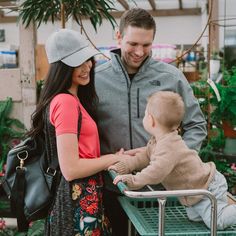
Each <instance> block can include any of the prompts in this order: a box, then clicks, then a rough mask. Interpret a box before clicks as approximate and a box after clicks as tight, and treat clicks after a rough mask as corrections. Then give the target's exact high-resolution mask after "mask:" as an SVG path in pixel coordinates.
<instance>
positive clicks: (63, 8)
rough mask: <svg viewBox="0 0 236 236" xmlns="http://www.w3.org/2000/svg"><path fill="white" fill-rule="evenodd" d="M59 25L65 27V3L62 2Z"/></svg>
mask: <svg viewBox="0 0 236 236" xmlns="http://www.w3.org/2000/svg"><path fill="white" fill-rule="evenodd" d="M61 27H62V28H63V29H64V28H65V5H64V3H63V2H62V3H61Z"/></svg>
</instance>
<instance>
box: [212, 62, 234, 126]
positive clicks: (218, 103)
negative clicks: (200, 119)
mask: <svg viewBox="0 0 236 236" xmlns="http://www.w3.org/2000/svg"><path fill="white" fill-rule="evenodd" d="M216 87H217V89H218V92H219V95H220V99H219V98H217V96H216V93H215V92H213V91H212V94H213V96H212V97H211V99H210V103H211V105H212V106H213V108H214V110H213V112H212V113H211V122H212V123H214V124H217V125H218V126H219V125H221V123H222V121H223V120H225V121H227V122H228V123H229V124H230V125H231V126H233V127H234V126H236V67H233V68H232V69H231V70H230V71H224V73H223V83H222V84H216Z"/></svg>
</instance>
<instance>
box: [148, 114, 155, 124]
mask: <svg viewBox="0 0 236 236" xmlns="http://www.w3.org/2000/svg"><path fill="white" fill-rule="evenodd" d="M148 116H149V119H150V123H151V125H152V127H154V126H155V125H156V120H155V119H154V117H153V115H151V114H149V115H148Z"/></svg>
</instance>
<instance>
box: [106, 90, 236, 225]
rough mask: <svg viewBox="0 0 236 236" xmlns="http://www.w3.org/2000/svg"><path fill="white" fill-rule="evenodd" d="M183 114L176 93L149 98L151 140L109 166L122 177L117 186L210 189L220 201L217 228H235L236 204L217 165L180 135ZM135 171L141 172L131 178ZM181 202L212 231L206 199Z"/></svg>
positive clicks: (146, 125)
mask: <svg viewBox="0 0 236 236" xmlns="http://www.w3.org/2000/svg"><path fill="white" fill-rule="evenodd" d="M184 110H185V109H184V102H183V100H182V98H181V97H180V95H178V94H177V93H174V92H169V91H160V92H156V93H154V94H153V95H151V96H150V97H149V99H148V103H147V106H146V111H145V116H144V118H143V126H144V128H145V130H146V131H147V132H148V133H149V134H150V135H151V136H152V138H151V139H150V140H149V142H148V144H147V146H146V147H145V148H144V149H143V150H142V151H141V152H139V153H138V154H136V155H135V156H130V157H127V158H124V159H123V158H122V159H121V160H120V161H119V162H118V163H116V164H115V165H112V166H110V168H109V169H113V170H115V171H116V172H118V173H119V175H118V176H117V177H116V178H115V179H114V184H117V183H118V182H119V181H122V182H124V183H126V185H127V186H128V187H129V189H140V188H142V187H143V186H144V185H147V184H159V183H162V185H163V186H164V187H165V189H166V190H183V189H207V190H209V191H210V192H212V193H213V194H214V195H215V197H216V199H217V228H218V229H225V228H227V227H229V226H231V225H233V224H236V202H235V201H234V199H233V204H229V202H228V197H227V195H228V193H227V189H228V186H227V182H226V179H225V177H224V176H223V175H222V174H221V173H219V172H218V171H217V170H216V167H215V164H214V163H213V162H208V163H204V162H202V160H201V159H200V157H199V156H198V154H197V152H196V151H194V150H191V149H189V148H188V147H187V146H186V144H185V142H184V141H183V139H182V138H181V136H180V135H179V134H178V131H177V129H178V127H179V126H180V123H181V121H182V120H183V117H184ZM133 171H138V172H137V173H136V174H128V173H131V172H133ZM179 200H180V202H181V204H182V205H184V206H186V211H187V215H188V218H189V219H190V220H192V221H204V222H205V224H206V225H207V227H209V228H210V220H211V203H210V200H209V199H208V198H207V197H204V196H188V197H180V198H179Z"/></svg>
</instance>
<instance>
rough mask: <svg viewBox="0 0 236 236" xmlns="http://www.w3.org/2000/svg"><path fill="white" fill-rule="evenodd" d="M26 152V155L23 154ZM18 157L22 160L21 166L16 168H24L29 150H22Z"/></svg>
mask: <svg viewBox="0 0 236 236" xmlns="http://www.w3.org/2000/svg"><path fill="white" fill-rule="evenodd" d="M23 154H25V155H23ZM17 157H18V159H19V160H20V166H17V167H16V169H23V168H24V161H25V160H26V159H27V158H28V152H27V151H22V152H19V153H17Z"/></svg>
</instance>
